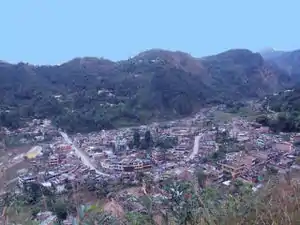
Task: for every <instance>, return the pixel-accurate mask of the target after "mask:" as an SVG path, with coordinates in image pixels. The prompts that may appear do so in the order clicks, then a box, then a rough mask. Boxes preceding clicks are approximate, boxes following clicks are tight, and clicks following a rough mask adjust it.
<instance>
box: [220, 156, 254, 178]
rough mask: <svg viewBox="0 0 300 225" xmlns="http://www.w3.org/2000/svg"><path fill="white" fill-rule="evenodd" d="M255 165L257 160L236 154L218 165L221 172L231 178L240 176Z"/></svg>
mask: <svg viewBox="0 0 300 225" xmlns="http://www.w3.org/2000/svg"><path fill="white" fill-rule="evenodd" d="M256 163H257V158H256V157H254V156H251V155H247V154H243V153H238V154H236V155H233V156H231V158H230V159H229V160H224V161H223V162H221V163H219V165H220V166H221V168H222V170H223V172H225V173H227V174H230V175H231V176H232V178H236V177H238V176H240V175H241V174H242V173H244V172H245V171H247V170H249V169H250V168H251V167H252V166H254V165H255V164H256Z"/></svg>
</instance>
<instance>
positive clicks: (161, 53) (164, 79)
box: [0, 49, 300, 132]
mask: <svg viewBox="0 0 300 225" xmlns="http://www.w3.org/2000/svg"><path fill="white" fill-rule="evenodd" d="M299 54H300V51H293V52H281V51H280V52H278V51H274V50H272V51H270V50H268V51H263V52H261V53H255V52H251V51H249V50H247V49H232V50H229V51H226V52H222V53H220V54H217V55H212V56H207V57H203V58H195V57H193V56H191V55H190V54H187V53H184V52H180V51H175V52H174V51H167V50H162V49H152V50H148V51H145V52H142V53H140V54H138V55H137V56H135V57H132V58H130V59H128V60H122V61H117V62H114V61H111V60H108V59H103V58H93V57H85V58H75V59H73V60H71V61H68V62H66V63H63V64H61V65H55V66H50V65H45V66H34V65H30V64H26V63H18V64H9V63H6V62H4V61H0V110H1V114H0V122H1V124H0V125H2V126H7V127H11V128H17V127H19V126H22V125H23V123H24V122H26V121H27V120H28V119H32V118H50V119H52V120H53V121H54V123H55V124H56V125H57V126H59V127H61V128H63V129H65V130H67V131H69V132H88V131H93V130H99V129H104V128H113V127H116V126H125V125H132V124H140V123H146V122H149V121H151V120H153V119H168V118H174V117H180V116H186V115H190V114H191V113H193V112H195V111H197V110H198V109H199V108H200V107H203V106H205V105H208V104H219V103H229V102H234V101H243V100H245V99H249V98H259V97H262V96H264V95H267V94H270V93H273V92H275V91H278V90H282V89H285V88H287V87H290V86H292V85H294V84H295V83H296V82H298V79H299V77H300V74H299V75H298V72H300V68H299V60H300V56H299Z"/></svg>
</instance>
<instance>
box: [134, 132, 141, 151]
mask: <svg viewBox="0 0 300 225" xmlns="http://www.w3.org/2000/svg"><path fill="white" fill-rule="evenodd" d="M140 145H141V136H140V133H139V131H138V130H135V131H134V132H133V146H135V147H136V148H138V147H140Z"/></svg>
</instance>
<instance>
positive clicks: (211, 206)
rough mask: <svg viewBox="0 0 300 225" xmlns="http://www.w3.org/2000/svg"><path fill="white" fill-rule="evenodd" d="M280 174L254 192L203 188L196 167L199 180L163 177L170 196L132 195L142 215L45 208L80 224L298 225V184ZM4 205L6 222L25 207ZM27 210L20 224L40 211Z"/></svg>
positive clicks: (59, 205)
mask: <svg viewBox="0 0 300 225" xmlns="http://www.w3.org/2000/svg"><path fill="white" fill-rule="evenodd" d="M285 178H286V181H282V182H281V183H279V184H276V185H274V182H273V181H272V180H270V182H269V183H267V184H266V185H265V187H263V188H261V189H260V190H259V191H257V192H253V191H252V189H251V186H250V185H247V184H244V183H242V182H241V181H239V180H236V181H235V182H233V184H232V187H230V188H229V189H228V188H227V189H222V188H221V189H214V188H209V187H205V183H204V182H203V181H204V180H205V179H206V177H205V175H204V174H203V173H202V172H201V171H200V170H199V171H198V172H197V180H198V184H197V183H193V182H188V181H175V180H174V181H168V182H167V181H166V182H165V183H164V184H163V189H164V192H165V193H166V194H167V195H168V196H169V199H157V198H154V197H153V196H151V195H144V196H142V197H138V198H134V199H135V200H134V201H137V202H138V203H139V205H141V206H142V207H143V208H144V210H143V213H142V212H134V211H130V212H126V213H125V216H122V218H116V217H114V216H112V215H110V214H108V213H106V212H105V211H104V210H103V209H102V207H101V206H97V205H90V206H87V205H76V204H74V203H70V202H66V201H61V200H56V201H55V204H54V205H53V207H48V210H51V211H52V212H53V213H54V215H56V216H57V223H58V224H61V222H62V221H63V220H64V219H65V218H66V217H67V216H68V215H72V216H74V218H77V220H76V221H74V223H73V224H82V225H83V224H86V225H89V224H128V225H130V224H136V225H138V224H144V225H148V224H149V225H154V224H155V225H156V224H166V225H167V224H174V225H177V224H178V225H181V224H182V225H193V224H199V225H211V224H213V225H239V224H243V225H250V224H251V225H252V224H291V225H297V224H298V222H299V219H300V205H299V202H300V201H299V197H300V187H299V184H296V183H293V182H291V181H290V179H289V177H288V176H286V177H285ZM128 201H132V200H128ZM125 202H126V201H125ZM12 203H13V204H12ZM16 203H17V204H16ZM6 204H7V208H6V209H5V212H4V215H5V218H6V219H9V221H18V220H17V218H19V216H20V215H21V213H20V212H21V211H22V210H24V209H25V208H26V207H24V206H25V205H21V202H16V201H15V200H11V203H9V204H8V202H7V203H6ZM125 204H126V203H125ZM20 206H21V207H20ZM44 207H45V206H44ZM44 207H41V208H40V209H41V210H42V209H43V208H44ZM27 208H28V207H27ZM9 209H10V210H9ZM31 210H32V218H31V219H29V220H23V222H22V224H25V222H26V223H27V222H30V221H32V219H33V218H34V215H36V214H37V211H39V210H38V208H32V209H31Z"/></svg>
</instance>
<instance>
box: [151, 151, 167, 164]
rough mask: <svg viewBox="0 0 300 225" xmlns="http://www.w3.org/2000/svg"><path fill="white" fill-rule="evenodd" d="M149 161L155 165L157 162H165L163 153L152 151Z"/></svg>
mask: <svg viewBox="0 0 300 225" xmlns="http://www.w3.org/2000/svg"><path fill="white" fill-rule="evenodd" d="M151 159H152V160H153V161H154V162H155V163H159V162H161V161H163V160H165V153H164V152H162V151H152V153H151Z"/></svg>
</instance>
